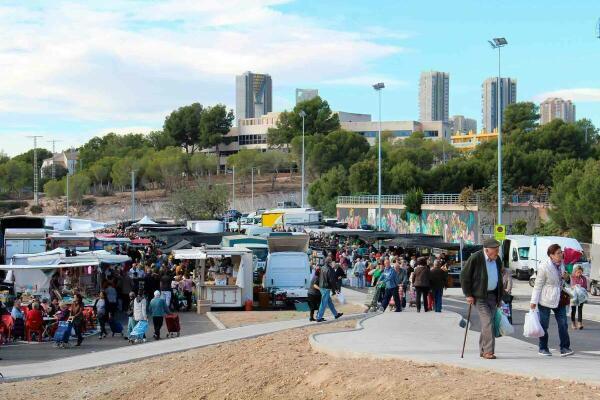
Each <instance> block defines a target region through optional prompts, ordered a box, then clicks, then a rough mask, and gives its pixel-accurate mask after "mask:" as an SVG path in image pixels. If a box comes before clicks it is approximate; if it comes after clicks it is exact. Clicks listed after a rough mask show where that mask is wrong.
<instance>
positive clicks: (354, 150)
mask: <svg viewBox="0 0 600 400" xmlns="http://www.w3.org/2000/svg"><path fill="white" fill-rule="evenodd" d="M298 148H299V149H298ZM292 149H293V151H294V153H301V151H302V141H301V137H296V138H294V140H293V142H292ZM368 152H369V143H368V142H367V139H365V138H364V136H362V135H360V134H358V133H355V132H348V131H343V130H338V131H335V132H331V133H329V134H328V135H326V136H322V135H319V136H316V137H314V138H312V140H311V141H310V143H309V146H308V147H307V146H306V143H305V153H306V163H307V165H308V167H309V168H310V170H311V171H312V172H314V173H315V174H318V175H320V174H323V173H325V172H326V171H329V170H330V169H331V168H333V167H334V166H337V165H341V166H343V167H344V168H345V169H349V168H350V166H351V165H352V164H354V163H356V162H359V161H361V160H362V159H363V158H365V156H366V155H367V153H368Z"/></svg>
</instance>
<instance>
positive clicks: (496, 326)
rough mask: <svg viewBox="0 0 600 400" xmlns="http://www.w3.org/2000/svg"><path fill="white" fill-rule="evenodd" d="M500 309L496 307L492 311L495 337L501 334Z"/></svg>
mask: <svg viewBox="0 0 600 400" xmlns="http://www.w3.org/2000/svg"><path fill="white" fill-rule="evenodd" d="M502 315H503V314H502V310H501V309H499V308H496V312H495V313H494V325H493V326H494V336H495V337H497V338H498V337H500V336H502V333H500V323H501V321H502Z"/></svg>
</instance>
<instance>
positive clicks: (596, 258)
mask: <svg viewBox="0 0 600 400" xmlns="http://www.w3.org/2000/svg"><path fill="white" fill-rule="evenodd" d="M590 261H591V268H590V279H589V281H590V292H591V293H592V294H593V295H594V296H600V224H593V225H592V244H591V245H590Z"/></svg>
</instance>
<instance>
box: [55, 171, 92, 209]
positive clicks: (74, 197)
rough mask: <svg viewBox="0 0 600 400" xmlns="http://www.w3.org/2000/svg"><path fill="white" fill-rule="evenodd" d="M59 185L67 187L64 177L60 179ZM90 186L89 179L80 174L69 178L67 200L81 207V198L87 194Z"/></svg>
mask: <svg viewBox="0 0 600 400" xmlns="http://www.w3.org/2000/svg"><path fill="white" fill-rule="evenodd" d="M60 184H61V185H62V186H63V187H64V188H66V187H67V177H66V176H65V177H64V178H63V179H61V181H60ZM91 184H92V182H91V180H90V178H89V177H88V176H87V175H86V174H84V173H82V172H80V173H77V174H75V175H71V176H69V200H70V201H71V202H74V203H76V204H77V205H78V206H81V202H82V200H83V196H84V195H85V194H87V193H88V191H89V190H90V186H91Z"/></svg>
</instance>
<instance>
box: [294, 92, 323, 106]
mask: <svg viewBox="0 0 600 400" xmlns="http://www.w3.org/2000/svg"><path fill="white" fill-rule="evenodd" d="M318 96H319V91H318V90H317V89H296V104H298V103H302V102H303V101H307V100H312V99H314V98H315V97H318Z"/></svg>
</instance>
